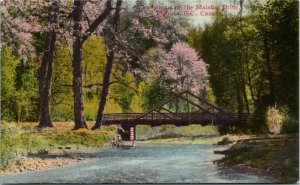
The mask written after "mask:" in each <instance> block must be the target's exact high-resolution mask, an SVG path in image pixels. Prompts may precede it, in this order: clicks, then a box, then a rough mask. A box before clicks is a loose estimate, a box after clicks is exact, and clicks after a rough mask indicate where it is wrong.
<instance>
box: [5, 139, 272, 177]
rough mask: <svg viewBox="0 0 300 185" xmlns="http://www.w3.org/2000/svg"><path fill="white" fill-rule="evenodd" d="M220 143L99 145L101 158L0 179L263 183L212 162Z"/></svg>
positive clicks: (215, 157) (217, 156) (248, 175)
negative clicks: (129, 147)
mask: <svg viewBox="0 0 300 185" xmlns="http://www.w3.org/2000/svg"><path fill="white" fill-rule="evenodd" d="M219 149H220V146H213V145H198V144H149V143H138V144H137V145H136V147H135V148H132V149H116V148H109V147H108V148H99V149H97V152H99V154H100V156H101V157H100V158H92V159H91V160H88V161H85V162H82V163H78V164H76V165H72V166H69V167H65V168H56V169H52V170H44V171H38V172H23V173H18V174H11V175H0V183H62V182H63V183H266V182H270V179H268V178H266V177H262V176H255V175H250V174H243V173H239V172H238V171H234V170H232V169H228V168H221V167H218V166H217V165H215V164H213V162H212V160H215V159H217V158H220V157H222V155H215V154H213V151H214V150H219Z"/></svg>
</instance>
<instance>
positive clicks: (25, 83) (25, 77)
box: [1, 48, 39, 122]
mask: <svg viewBox="0 0 300 185" xmlns="http://www.w3.org/2000/svg"><path fill="white" fill-rule="evenodd" d="M1 55H2V56H1V75H2V76H1V90H2V93H1V105H2V106H1V107H2V117H1V119H2V120H7V121H12V120H15V121H18V122H21V121H30V120H37V118H38V115H37V112H38V104H39V102H38V85H37V84H38V82H37V68H38V66H37V64H36V63H35V61H32V60H26V59H22V60H20V59H18V57H17V56H16V55H14V53H13V50H12V49H10V48H3V50H2V52H1ZM20 61H21V62H20Z"/></svg>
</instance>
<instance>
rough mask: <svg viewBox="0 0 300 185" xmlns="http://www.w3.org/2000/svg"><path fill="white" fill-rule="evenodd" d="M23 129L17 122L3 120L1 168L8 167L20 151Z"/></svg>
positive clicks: (0, 151) (0, 152)
mask: <svg viewBox="0 0 300 185" xmlns="http://www.w3.org/2000/svg"><path fill="white" fill-rule="evenodd" d="M20 136H21V129H20V127H18V126H17V125H16V124H15V123H6V122H2V125H1V147H0V148H1V150H0V154H1V156H0V159H1V161H0V162H1V166H0V168H1V170H3V169H5V168H7V167H8V166H9V165H10V164H11V162H12V161H13V159H14V158H15V157H16V156H17V154H18V152H19V147H20V144H21V141H22V140H21V137H20Z"/></svg>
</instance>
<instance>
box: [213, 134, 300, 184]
mask: <svg viewBox="0 0 300 185" xmlns="http://www.w3.org/2000/svg"><path fill="white" fill-rule="evenodd" d="M219 153H222V154H224V155H225V157H224V158H222V159H221V160H219V161H217V163H218V164H219V165H224V166H229V167H233V168H235V169H237V170H239V171H245V172H254V173H261V174H265V175H269V176H272V177H273V178H274V179H276V180H277V181H278V182H281V183H295V182H297V181H298V180H299V136H298V135H295V134H294V135H281V136H276V137H263V138H256V139H246V140H241V141H238V142H237V143H236V144H234V145H233V146H232V147H230V148H229V149H228V150H225V151H221V152H219Z"/></svg>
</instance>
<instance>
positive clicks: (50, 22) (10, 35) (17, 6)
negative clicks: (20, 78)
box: [1, 0, 67, 127]
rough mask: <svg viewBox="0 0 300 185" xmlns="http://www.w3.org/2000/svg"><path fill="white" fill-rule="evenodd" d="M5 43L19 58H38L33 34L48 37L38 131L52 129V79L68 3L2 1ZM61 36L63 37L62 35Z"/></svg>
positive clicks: (3, 37)
mask: <svg viewBox="0 0 300 185" xmlns="http://www.w3.org/2000/svg"><path fill="white" fill-rule="evenodd" d="M2 3H3V4H2V6H1V10H2V17H4V21H2V22H1V26H2V30H1V32H2V35H1V38H2V41H4V43H5V45H8V46H12V47H13V48H15V50H18V53H19V55H28V56H29V57H31V58H35V57H36V55H35V47H34V39H33V36H34V34H41V35H43V34H44V35H45V40H44V53H43V56H42V60H41V65H40V68H39V94H40V112H39V127H52V126H53V124H52V121H51V114H50V108H49V104H50V97H51V78H52V68H53V59H54V50H55V44H56V42H57V41H58V40H60V37H59V34H60V33H61V30H62V29H61V27H60V26H59V25H61V23H62V22H64V20H65V19H64V17H66V16H65V10H66V7H67V3H65V1H59V0H54V1H51V2H48V1H36V2H31V1H27V2H26V1H22V0H20V1H3V2H2ZM44 10H46V13H43V11H44ZM60 36H61V35H60Z"/></svg>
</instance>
